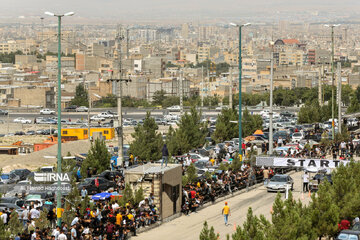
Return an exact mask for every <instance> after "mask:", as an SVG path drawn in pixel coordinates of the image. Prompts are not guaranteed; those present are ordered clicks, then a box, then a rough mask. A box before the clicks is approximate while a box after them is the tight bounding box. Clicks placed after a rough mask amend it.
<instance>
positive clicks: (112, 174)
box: [96, 170, 123, 181]
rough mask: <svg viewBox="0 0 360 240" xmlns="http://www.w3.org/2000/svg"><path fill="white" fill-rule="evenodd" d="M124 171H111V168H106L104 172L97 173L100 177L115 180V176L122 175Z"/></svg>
mask: <svg viewBox="0 0 360 240" xmlns="http://www.w3.org/2000/svg"><path fill="white" fill-rule="evenodd" d="M122 174H123V173H122V172H120V171H110V170H105V171H103V172H102V173H100V174H99V175H97V176H96V177H100V178H105V179H107V180H109V181H113V180H114V179H115V177H117V176H119V177H120V176H122Z"/></svg>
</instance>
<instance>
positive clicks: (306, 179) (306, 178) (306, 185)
mask: <svg viewBox="0 0 360 240" xmlns="http://www.w3.org/2000/svg"><path fill="white" fill-rule="evenodd" d="M302 178H303V192H308V191H309V174H308V173H307V172H305V173H304V175H303V176H302Z"/></svg>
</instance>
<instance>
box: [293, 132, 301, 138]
mask: <svg viewBox="0 0 360 240" xmlns="http://www.w3.org/2000/svg"><path fill="white" fill-rule="evenodd" d="M301 135H302V134H301V133H294V135H293V136H294V137H300V136H301Z"/></svg>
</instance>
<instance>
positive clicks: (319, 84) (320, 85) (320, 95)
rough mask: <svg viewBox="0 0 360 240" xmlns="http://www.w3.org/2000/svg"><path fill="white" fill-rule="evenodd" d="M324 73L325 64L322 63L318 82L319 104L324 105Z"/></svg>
mask: <svg viewBox="0 0 360 240" xmlns="http://www.w3.org/2000/svg"><path fill="white" fill-rule="evenodd" d="M322 73H323V65H321V67H319V82H318V88H319V89H318V90H319V91H318V101H319V106H322V93H321V91H322Z"/></svg>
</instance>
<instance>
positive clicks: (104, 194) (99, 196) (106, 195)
mask: <svg viewBox="0 0 360 240" xmlns="http://www.w3.org/2000/svg"><path fill="white" fill-rule="evenodd" d="M110 196H111V193H107V192H102V193H97V194H95V195H93V196H92V197H91V199H92V200H95V201H96V200H105V199H107V198H110Z"/></svg>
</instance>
